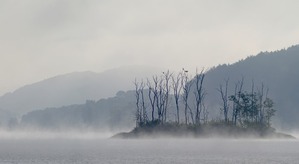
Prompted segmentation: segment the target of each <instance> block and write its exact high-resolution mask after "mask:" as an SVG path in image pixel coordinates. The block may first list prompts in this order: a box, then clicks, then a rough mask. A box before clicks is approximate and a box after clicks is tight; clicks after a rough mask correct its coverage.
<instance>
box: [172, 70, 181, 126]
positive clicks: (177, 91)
mask: <svg viewBox="0 0 299 164" xmlns="http://www.w3.org/2000/svg"><path fill="white" fill-rule="evenodd" d="M182 77H183V76H182V73H181V72H180V73H179V74H178V75H177V76H172V88H173V96H174V101H175V106H176V116H177V123H178V124H179V123H180V106H179V100H180V95H181V90H182V86H183V85H182V80H183V79H182Z"/></svg>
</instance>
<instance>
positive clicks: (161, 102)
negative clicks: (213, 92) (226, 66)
mask: <svg viewBox="0 0 299 164" xmlns="http://www.w3.org/2000/svg"><path fill="white" fill-rule="evenodd" d="M204 78H205V73H204V70H202V71H201V72H200V73H198V72H197V71H196V75H195V76H194V78H190V76H189V75H188V71H187V70H184V69H183V70H182V71H181V72H180V73H178V74H177V75H174V74H173V73H170V72H169V71H167V72H163V74H162V75H161V76H153V77H152V80H149V79H147V81H146V83H145V82H144V81H141V82H137V80H135V83H134V84H135V96H136V113H135V118H136V127H135V128H134V129H133V130H132V131H130V132H123V133H118V134H116V135H114V136H112V138H121V139H133V138H135V139H136V138H169V137H172V138H255V139H295V137H293V136H291V135H289V134H284V133H279V132H276V130H275V129H274V128H273V127H272V126H271V118H272V117H273V116H274V115H275V112H276V110H275V109H274V108H273V106H274V102H273V100H272V99H270V98H269V97H268V92H269V90H268V89H265V87H264V84H262V85H261V87H260V88H258V87H255V84H254V82H253V81H252V82H251V87H250V88H251V89H250V91H247V90H245V89H244V88H245V87H244V83H245V81H244V78H242V79H241V80H240V81H238V82H236V83H234V92H233V94H231V95H229V93H228V92H229V86H230V85H229V79H226V80H224V84H220V85H219V87H218V88H217V91H218V92H219V95H220V100H221V105H220V109H218V110H219V111H220V113H221V116H222V118H217V119H209V112H210V110H211V109H208V108H207V107H206V106H205V104H204V99H205V95H206V94H207V93H206V91H205V90H204V87H203V84H204ZM146 86H147V88H146ZM247 88H248V87H247ZM214 110H215V109H214ZM171 112H172V115H173V116H174V118H172V119H170V118H169V115H170V114H169V113H171ZM181 115H183V118H181V117H180V116H181ZM150 117H151V118H150Z"/></svg>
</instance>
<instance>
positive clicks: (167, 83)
mask: <svg viewBox="0 0 299 164" xmlns="http://www.w3.org/2000/svg"><path fill="white" fill-rule="evenodd" d="M171 76H172V73H170V72H169V70H168V71H167V72H163V79H164V86H163V95H162V96H163V103H164V104H163V110H162V111H163V113H162V115H163V117H162V122H166V120H167V108H168V101H169V92H170V79H171Z"/></svg>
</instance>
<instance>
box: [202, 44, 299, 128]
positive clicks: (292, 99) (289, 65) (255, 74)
mask: <svg viewBox="0 0 299 164" xmlns="http://www.w3.org/2000/svg"><path fill="white" fill-rule="evenodd" d="M242 77H244V79H245V84H244V88H245V89H247V90H250V88H251V85H252V81H254V83H255V87H259V88H261V84H262V83H263V84H264V85H265V88H266V87H267V88H269V97H270V98H272V99H273V101H274V103H275V104H274V107H275V109H277V113H276V115H277V116H276V117H275V120H274V121H275V124H276V126H277V127H279V126H280V127H282V128H290V127H298V128H299V126H298V123H299V119H298V117H299V87H298V85H299V45H296V46H292V47H290V48H288V49H282V50H279V51H274V52H261V53H259V54H258V55H256V56H250V57H248V58H246V59H244V60H240V61H239V62H236V63H234V64H231V65H219V66H217V67H214V68H212V69H210V70H209V71H208V72H207V75H206V81H205V88H206V90H207V93H208V94H207V97H206V100H207V101H208V102H207V103H208V106H209V107H210V108H216V109H217V108H218V109H219V106H218V105H219V104H220V103H221V100H220V95H219V92H218V91H217V90H216V88H218V87H219V85H220V84H221V83H222V84H224V80H225V79H227V78H229V84H230V85H229V94H230V95H232V94H233V93H234V85H235V83H237V82H238V81H240V80H241V78H242Z"/></svg>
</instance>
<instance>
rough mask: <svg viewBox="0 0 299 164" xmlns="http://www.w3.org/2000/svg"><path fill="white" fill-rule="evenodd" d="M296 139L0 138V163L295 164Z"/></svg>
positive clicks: (297, 144) (296, 157)
mask: <svg viewBox="0 0 299 164" xmlns="http://www.w3.org/2000/svg"><path fill="white" fill-rule="evenodd" d="M298 154H299V142H298V141H296V140H292V141H286V140H284V141H283V140H220V139H212V140H208V139H204V140H196V139H189V140H185V139H178V140H176V139H161V140H150V139H149V140H112V139H96V138H88V139H86V138H84V139H83V138H80V139H78V138H72V139H66V138H60V139H54V138H44V139H29V138H26V139H2V140H0V163H122V164H123V163H128V164H134V163H166V164H168V163H169V164H173V163H191V164H192V163H236V164H239V163H273V164H276V163H277V164H278V163H297V162H298V161H299V156H298Z"/></svg>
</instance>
